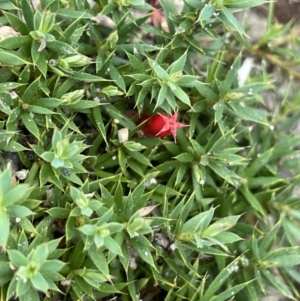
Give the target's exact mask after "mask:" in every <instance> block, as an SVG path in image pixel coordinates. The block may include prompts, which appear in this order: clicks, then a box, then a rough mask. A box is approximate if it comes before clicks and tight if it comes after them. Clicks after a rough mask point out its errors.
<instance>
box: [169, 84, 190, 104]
mask: <svg viewBox="0 0 300 301" xmlns="http://www.w3.org/2000/svg"><path fill="white" fill-rule="evenodd" d="M172 92H173V93H174V95H175V96H176V97H177V98H178V99H179V100H181V101H182V102H183V103H184V104H186V105H188V106H189V107H190V106H191V102H190V99H189V97H188V95H187V94H186V93H185V92H184V91H183V90H182V89H181V88H180V87H179V86H176V87H175V88H174V89H172Z"/></svg>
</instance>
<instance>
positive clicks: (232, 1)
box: [223, 0, 266, 8]
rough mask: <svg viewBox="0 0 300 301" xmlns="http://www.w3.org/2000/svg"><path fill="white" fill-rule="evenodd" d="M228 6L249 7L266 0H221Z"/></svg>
mask: <svg viewBox="0 0 300 301" xmlns="http://www.w3.org/2000/svg"><path fill="white" fill-rule="evenodd" d="M223 1H224V2H223V3H224V5H225V6H227V7H228V8H250V7H255V6H259V5H262V4H264V3H266V0H251V1H249V0H238V1H237V0H223Z"/></svg>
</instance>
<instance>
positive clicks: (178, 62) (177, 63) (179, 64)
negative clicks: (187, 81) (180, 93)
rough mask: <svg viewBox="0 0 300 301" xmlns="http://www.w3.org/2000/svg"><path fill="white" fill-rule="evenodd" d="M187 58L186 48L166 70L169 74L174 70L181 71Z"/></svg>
mask: <svg viewBox="0 0 300 301" xmlns="http://www.w3.org/2000/svg"><path fill="white" fill-rule="evenodd" d="M186 59H187V50H186V51H185V52H184V54H183V55H182V56H181V57H180V58H179V59H178V60H176V61H175V62H173V63H172V64H171V65H170V66H169V67H168V69H167V72H168V73H170V74H174V73H176V72H179V71H182V70H183V68H184V65H185V62H186Z"/></svg>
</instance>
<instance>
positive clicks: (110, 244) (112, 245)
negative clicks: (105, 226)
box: [104, 236, 123, 256]
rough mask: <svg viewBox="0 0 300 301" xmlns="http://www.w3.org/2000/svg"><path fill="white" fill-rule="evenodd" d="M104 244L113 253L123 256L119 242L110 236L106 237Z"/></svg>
mask: <svg viewBox="0 0 300 301" xmlns="http://www.w3.org/2000/svg"><path fill="white" fill-rule="evenodd" d="M104 246H105V247H106V248H107V249H108V250H109V251H110V252H112V253H114V254H116V255H119V256H123V254H122V249H121V247H120V246H119V245H118V243H117V242H116V241H115V240H114V239H113V238H112V237H110V236H107V237H104Z"/></svg>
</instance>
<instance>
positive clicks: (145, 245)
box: [130, 235, 156, 269]
mask: <svg viewBox="0 0 300 301" xmlns="http://www.w3.org/2000/svg"><path fill="white" fill-rule="evenodd" d="M130 242H131V244H132V247H133V249H134V250H135V251H136V252H137V253H138V255H139V256H140V257H141V258H142V259H143V260H144V261H145V262H147V263H148V264H150V265H151V266H152V267H153V268H154V269H156V266H155V264H154V261H153V257H152V255H151V252H150V248H151V247H152V246H151V244H150V242H149V241H148V240H147V239H146V238H145V237H144V236H142V235H140V236H138V237H134V238H132V239H131V240H130Z"/></svg>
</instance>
